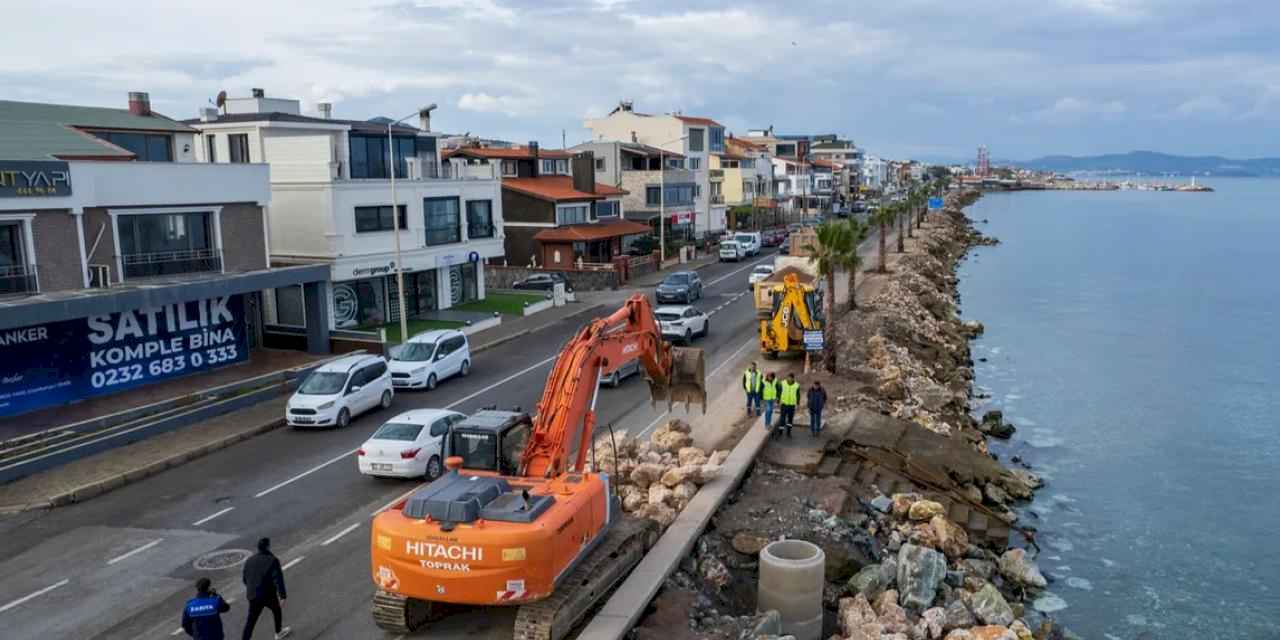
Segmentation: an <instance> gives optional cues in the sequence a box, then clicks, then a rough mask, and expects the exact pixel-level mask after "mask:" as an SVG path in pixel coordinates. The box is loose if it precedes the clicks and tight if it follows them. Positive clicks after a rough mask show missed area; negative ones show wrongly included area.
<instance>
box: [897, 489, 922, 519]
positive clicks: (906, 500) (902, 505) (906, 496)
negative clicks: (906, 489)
mask: <svg viewBox="0 0 1280 640" xmlns="http://www.w3.org/2000/svg"><path fill="white" fill-rule="evenodd" d="M919 501H920V494H918V493H895V494H893V509H892V511H893V515H894V516H896V517H899V518H906V517H907V516H908V514H910V513H911V505H913V504H915V503H916V502H919Z"/></svg>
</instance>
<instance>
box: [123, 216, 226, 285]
mask: <svg viewBox="0 0 1280 640" xmlns="http://www.w3.org/2000/svg"><path fill="white" fill-rule="evenodd" d="M212 217H213V216H212V214H210V213H208V212H201V213H168V214H142V215H122V216H119V217H118V218H117V220H116V225H117V227H116V228H117V231H118V232H119V234H120V258H121V262H122V264H123V266H124V274H125V276H126V277H130V278H144V277H150V276H160V275H171V274H178V273H195V272H201V271H221V270H222V258H221V256H219V255H218V252H217V250H216V248H215V247H214V246H213V220H212Z"/></svg>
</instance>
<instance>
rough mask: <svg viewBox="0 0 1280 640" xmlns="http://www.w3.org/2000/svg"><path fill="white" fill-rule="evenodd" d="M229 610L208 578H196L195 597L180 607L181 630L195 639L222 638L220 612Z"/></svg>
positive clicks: (213, 639) (228, 606)
mask: <svg viewBox="0 0 1280 640" xmlns="http://www.w3.org/2000/svg"><path fill="white" fill-rule="evenodd" d="M230 610H231V605H229V604H227V601H226V600H223V599H222V596H220V595H218V592H217V591H214V590H213V585H212V584H211V583H210V582H209V579H208V578H200V579H199V580H196V597H194V598H192V599H190V600H188V601H187V604H186V606H184V607H183V608H182V630H183V631H186V632H187V635H189V636H191V637H192V638H195V640H223V639H224V638H225V637H226V636H224V635H222V614H224V613H226V612H228V611H230Z"/></svg>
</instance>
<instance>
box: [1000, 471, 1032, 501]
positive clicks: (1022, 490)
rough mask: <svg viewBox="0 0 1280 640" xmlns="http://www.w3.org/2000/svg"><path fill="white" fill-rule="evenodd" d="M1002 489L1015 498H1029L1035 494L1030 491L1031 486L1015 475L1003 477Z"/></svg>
mask: <svg viewBox="0 0 1280 640" xmlns="http://www.w3.org/2000/svg"><path fill="white" fill-rule="evenodd" d="M1004 490H1005V492H1006V493H1008V494H1009V495H1010V496H1012V497H1013V498H1015V499H1017V500H1030V499H1031V498H1032V496H1033V495H1035V494H1034V493H1033V492H1032V491H1031V487H1030V486H1029V485H1027V484H1026V483H1024V482H1023V481H1021V480H1019V479H1018V477H1017V476H1016V475H1010V476H1008V477H1006V478H1004Z"/></svg>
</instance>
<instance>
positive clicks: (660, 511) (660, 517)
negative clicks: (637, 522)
mask: <svg viewBox="0 0 1280 640" xmlns="http://www.w3.org/2000/svg"><path fill="white" fill-rule="evenodd" d="M636 515H638V516H640V517H641V518H648V519H649V520H652V521H654V522H656V523H658V526H659V527H661V528H663V529H666V528H667V527H669V526H671V523H672V522H675V521H676V510H675V509H672V508H671V507H668V506H667V505H665V504H646V505H644V506H642V507H640V510H639V511H637V512H636Z"/></svg>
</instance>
